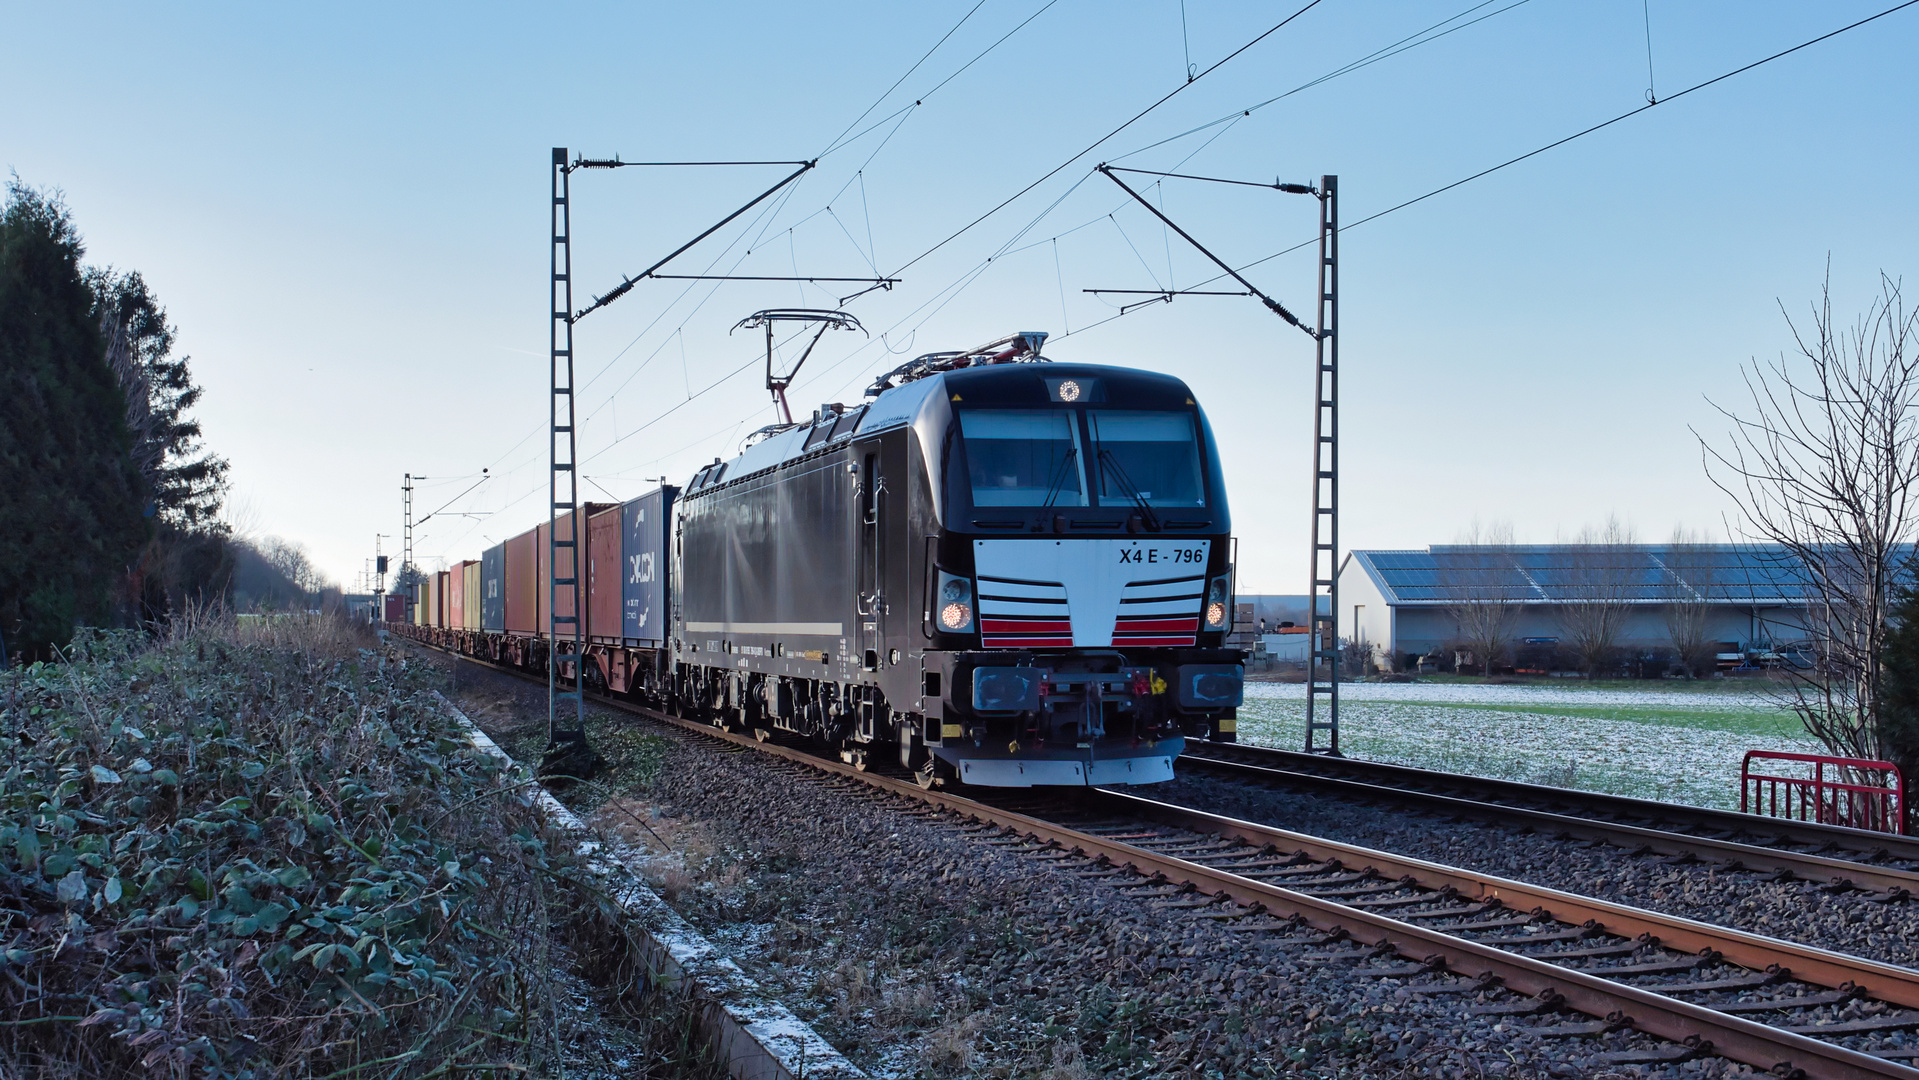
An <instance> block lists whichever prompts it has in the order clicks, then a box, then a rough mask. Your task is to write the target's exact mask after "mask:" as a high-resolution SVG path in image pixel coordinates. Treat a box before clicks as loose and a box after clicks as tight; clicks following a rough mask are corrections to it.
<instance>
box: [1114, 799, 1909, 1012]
mask: <svg viewBox="0 0 1919 1080" xmlns="http://www.w3.org/2000/svg"><path fill="white" fill-rule="evenodd" d="M1096 800H1097V801H1098V802H1104V803H1109V804H1111V805H1112V806H1113V807H1114V808H1115V809H1116V810H1120V811H1121V812H1125V813H1128V814H1131V815H1133V816H1135V817H1142V818H1146V819H1147V820H1151V821H1158V822H1160V823H1162V824H1166V825H1170V826H1173V827H1175V828H1181V829H1187V830H1190V831H1193V832H1203V833H1212V834H1214V835H1217V836H1225V837H1231V838H1233V839H1236V840H1243V841H1245V842H1246V843H1249V844H1254V845H1262V846H1263V845H1268V844H1270V845H1273V846H1274V847H1276V848H1278V849H1279V850H1282V851H1303V852H1305V853H1306V854H1307V855H1310V856H1312V857H1313V858H1315V859H1319V860H1322V861H1324V860H1333V859H1337V860H1338V861H1339V862H1340V864H1341V865H1343V866H1346V867H1351V868H1359V867H1370V868H1372V869H1375V870H1377V871H1378V872H1379V873H1380V875H1381V876H1383V877H1386V878H1388V879H1393V878H1411V879H1413V880H1414V881H1416V882H1418V883H1419V884H1420V885H1423V886H1426V887H1427V888H1432V889H1443V888H1447V887H1451V888H1452V889H1453V890H1454V891H1456V892H1457V893H1458V894H1459V895H1460V896H1461V897H1463V898H1466V899H1469V900H1479V901H1487V900H1498V901H1499V902H1500V904H1501V905H1502V906H1504V907H1508V908H1513V909H1516V910H1519V911H1530V910H1534V909H1537V910H1539V911H1542V912H1545V913H1548V914H1549V915H1550V916H1551V917H1552V918H1554V919H1556V920H1558V921H1560V922H1569V923H1575V924H1577V923H1581V922H1585V921H1588V920H1591V921H1593V922H1595V923H1598V924H1599V925H1600V926H1601V927H1603V928H1604V930H1605V932H1606V933H1608V934H1614V935H1618V936H1620V937H1628V938H1630V937H1635V936H1637V935H1640V934H1648V935H1651V936H1652V937H1655V938H1658V939H1659V943H1660V944H1661V945H1663V946H1665V947H1667V948H1671V949H1678V950H1680V951H1683V952H1691V953H1699V952H1701V951H1703V950H1706V949H1711V950H1713V951H1714V952H1715V953H1717V954H1719V955H1720V956H1721V957H1723V958H1724V959H1725V960H1727V961H1728V962H1730V963H1734V964H1738V965H1739V966H1741V967H1746V968H1752V969H1754V970H1764V969H1765V968H1766V966H1767V965H1768V964H1780V965H1781V966H1784V967H1789V968H1791V969H1792V974H1793V977H1794V978H1796V979H1802V980H1804V981H1807V982H1812V983H1818V984H1819V985H1821V986H1825V987H1829V988H1833V989H1837V988H1839V987H1841V986H1844V985H1845V984H1847V983H1852V984H1854V985H1856V986H1858V987H1859V988H1861V989H1863V990H1865V991H1866V993H1867V994H1868V995H1870V996H1871V997H1874V998H1877V999H1879V1000H1881V1001H1887V1002H1891V1003H1893V1004H1897V1005H1904V1006H1907V1007H1911V1008H1919V971H1914V970H1912V969H1909V968H1902V967H1897V966H1895V965H1892V964H1885V963H1880V962H1879V961H1877V960H1867V959H1864V958H1863V957H1857V956H1849V955H1847V954H1845V953H1837V952H1832V951H1831V950H1828V949H1820V948H1816V947H1814V946H1810V945H1800V944H1797V943H1795V942H1790V941H1782V940H1780V939H1778V938H1769V937H1764V936H1762V935H1759V934H1750V933H1747V932H1745V931H1743V930H1735V929H1732V928H1731V927H1725V926H1716V925H1714V924H1712V923H1703V922H1699V921H1697V920H1694V919H1688V918H1684V917H1682V916H1678V915H1668V914H1665V913H1664V912H1655V911H1648V910H1646V909H1644V908H1636V907H1629V906H1627V905H1625V904H1616V903H1613V902H1612V901H1610V900H1600V899H1597V898H1594V897H1589V896H1580V895H1578V894H1577V893H1569V892H1563V891H1561V890H1559V889H1553V888H1548V887H1546V886H1544V885H1533V884H1529V883H1527V882H1523V881H1514V880H1512V879H1511V878H1502V877H1498V876H1495V875H1492V874H1481V873H1477V872H1475V871H1471V870H1462V869H1459V868H1458V867H1452V866H1445V865H1443V864H1440V863H1435V862H1427V861H1426V860H1424V859H1415V858H1411V857H1409V856H1405V855H1394V854H1392V853H1391V852H1386V851H1379V850H1376V849H1373V848H1365V847H1360V846H1358V845H1356V844H1342V843H1339V842H1337V841H1333V840H1326V839H1323V838H1320V837H1317V836H1309V835H1307V834H1305V833H1296V832H1292V831H1290V830H1287V829H1280V828H1275V827H1274V826H1271V825H1261V824H1258V823H1256V822H1250V821H1241V820H1239V819H1237V818H1231V817H1227V816H1225V815H1223V814H1213V813H1208V812H1207V811H1204V810H1194V809H1191V808H1188V807H1183V806H1175V805H1173V804H1171V803H1164V802H1160V801H1158V800H1156V799H1148V798H1146V797H1144V796H1140V795H1133V794H1130V793H1126V792H1118V791H1106V790H1100V791H1099V792H1098V795H1097V796H1096Z"/></svg>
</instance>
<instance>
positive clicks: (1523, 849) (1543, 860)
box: [1147, 775, 1919, 967]
mask: <svg viewBox="0 0 1919 1080" xmlns="http://www.w3.org/2000/svg"><path fill="white" fill-rule="evenodd" d="M1147 794H1148V795H1149V797H1151V798H1155V799H1161V800H1164V801H1166V802H1172V803H1178V804H1179V805H1181V806H1191V807H1195V808H1197V809H1201V810H1210V811H1212V812H1214V813H1219V814H1229V815H1231V816H1233V817H1238V818H1244V819H1246V820H1249V821H1257V822H1260V823H1263V824H1269V825H1275V826H1278V827H1280V828H1283V829H1291V830H1293V831H1295V832H1303V833H1311V834H1312V835H1314V836H1321V837H1325V838H1327V839H1329V840H1338V841H1342V842H1344V843H1348V844H1359V845H1362V846H1364V847H1372V848H1379V849H1381V850H1386V851H1391V852H1394V853H1395V854H1401V855H1412V856H1415V857H1417V858H1422V859H1428V860H1431V861H1433V862H1438V863H1445V864H1447V865H1449V866H1458V867H1464V868H1467V869H1471V870H1477V871H1480V872H1483V873H1488V874H1497V875H1499V876H1501V877H1508V878H1514V879H1517V880H1520V881H1527V882H1532V883H1534V884H1539V885H1547V886H1551V887H1553V888H1556V889H1563V890H1565V891H1567V892H1576V893H1580V894H1582V895H1585V896H1594V897H1599V898H1601V899H1605V900H1611V901H1614V902H1616V903H1621V904H1631V905H1634V906H1637V907H1643V908H1649V909H1651V910H1653V911H1662V912H1666V913H1668V914H1673V915H1684V916H1687V917H1689V918H1694V919H1699V920H1700V921H1702V922H1712V923H1718V924H1720V925H1722V926H1731V927H1735V928H1737V929H1741V930H1746V931H1749V932H1751V933H1755V934H1765V935H1768V936H1770V937H1777V938H1783V939H1785V940H1787V941H1796V942H1799V943H1801V944H1805V945H1815V946H1818V947H1820V948H1823V949H1832V950H1834V951H1837V952H1846V953H1852V954H1854V955H1857V956H1863V957H1868V958H1871V959H1874V960H1881V961H1884V962H1886V963H1891V964H1899V965H1902V966H1905V967H1919V902H1915V901H1909V902H1906V903H1893V904H1876V903H1873V902H1871V901H1868V900H1865V899H1863V898H1862V897H1861V895H1860V894H1858V893H1845V894H1834V893H1831V892H1827V891H1826V890H1824V889H1823V888H1821V887H1820V886H1818V885H1815V884H1812V883H1810V882H1804V881H1791V882H1775V881H1772V880H1771V879H1770V878H1768V877H1767V876H1765V875H1761V874H1750V873H1738V872H1731V873H1729V872H1727V871H1726V870H1725V869H1723V868H1716V867H1713V866H1710V865H1706V864H1691V865H1672V864H1669V863H1665V862H1662V861H1660V859H1659V857H1657V856H1645V855H1633V854H1631V853H1630V852H1628V851H1627V850H1625V849H1623V848H1618V847H1613V846H1610V845H1592V844H1588V843H1585V842H1581V841H1561V840H1556V839H1553V838H1551V837H1549V836H1544V835H1540V834H1536V833H1525V832H1520V831H1519V830H1517V829H1513V828H1509V827H1507V826H1503V825H1490V824H1484V823H1480V822H1456V821H1453V820H1451V819H1449V818H1445V817H1441V816H1438V815H1433V814H1425V813H1421V812H1419V811H1416V810H1407V809H1380V808H1374V807H1367V806H1360V805H1357V804H1354V803H1348V802H1341V801H1339V800H1336V799H1329V798H1326V797H1324V796H1314V795H1309V794H1300V793H1297V792H1286V791H1276V790H1274V789H1271V788H1268V787H1265V786H1263V785H1260V784H1256V783H1247V782H1243V781H1239V780H1234V779H1226V778H1221V777H1214V776H1197V775H1194V776H1189V777H1186V778H1182V779H1177V780H1174V781H1173V782H1172V783H1170V784H1161V785H1158V786H1156V787H1154V788H1152V789H1151V790H1150V791H1149V792H1147Z"/></svg>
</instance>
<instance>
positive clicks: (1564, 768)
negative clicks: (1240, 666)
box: [1239, 683, 1819, 809]
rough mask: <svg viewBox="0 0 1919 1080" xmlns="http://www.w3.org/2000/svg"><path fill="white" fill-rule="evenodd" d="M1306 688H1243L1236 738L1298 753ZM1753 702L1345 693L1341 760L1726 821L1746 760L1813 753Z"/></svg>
mask: <svg viewBox="0 0 1919 1080" xmlns="http://www.w3.org/2000/svg"><path fill="white" fill-rule="evenodd" d="M1305 698H1306V692H1305V687H1304V686H1302V685H1300V684H1297V683H1293V684H1286V683H1249V684H1248V685H1247V687H1246V704H1245V705H1244V706H1243V707H1242V708H1241V709H1240V712H1239V738H1240V740H1241V741H1242V742H1250V743H1260V744H1263V745H1267V746H1277V747H1280V748H1283V749H1288V750H1291V749H1297V748H1298V747H1299V746H1300V745H1301V742H1302V738H1303V732H1304V731H1305ZM1796 726H1797V725H1796V723H1795V722H1794V721H1793V720H1792V719H1791V718H1790V717H1789V716H1788V715H1786V714H1784V713H1782V711H1781V710H1780V708H1779V706H1778V705H1777V704H1776V703H1775V701H1774V699H1772V698H1771V697H1769V696H1768V695H1767V694H1765V693H1764V692H1763V691H1753V690H1748V689H1745V688H1743V687H1742V688H1737V689H1727V690H1712V691H1703V692H1702V691H1690V692H1685V691H1668V690H1657V689H1647V690H1636V689H1613V688H1588V687H1583V686H1577V685H1572V686H1550V685H1549V686H1519V685H1514V686H1500V685H1493V686H1480V685H1473V684H1462V683H1345V684H1341V686H1340V749H1341V750H1342V751H1344V752H1345V753H1346V754H1348V755H1350V756H1352V757H1360V758H1367V759H1370V760H1374V761H1388V762H1393V763H1395V764H1400V765H1412V766H1417V767H1420V768H1427V769H1444V770H1447V771H1449V772H1463V773H1472V774H1475V775H1479V776H1494V777H1501V778H1504V779H1511V780H1525V781H1528V782H1531V783H1541V784H1550V785H1553V786H1556V787H1573V788H1583V789H1586V790H1589V791H1605V792H1611V793H1614V794H1619V795H1633V796H1637V797H1640V798H1648V799H1659V800H1662V801H1666V802H1681V803H1690V804H1692V805H1695V806H1713V807H1721V808H1726V809H1737V808H1738V806H1739V763H1740V760H1741V758H1742V757H1743V756H1744V755H1745V752H1746V751H1747V750H1795V751H1803V752H1814V753H1817V752H1818V751H1819V746H1818V744H1817V743H1815V742H1814V741H1813V740H1812V739H1810V738H1809V737H1807V736H1805V735H1804V734H1803V733H1798V732H1797V731H1796V730H1795V729H1796Z"/></svg>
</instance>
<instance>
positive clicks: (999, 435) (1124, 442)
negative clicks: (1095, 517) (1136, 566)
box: [959, 409, 1206, 507]
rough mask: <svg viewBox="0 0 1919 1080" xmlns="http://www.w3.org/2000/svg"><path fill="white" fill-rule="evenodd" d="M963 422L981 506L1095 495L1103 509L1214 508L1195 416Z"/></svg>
mask: <svg viewBox="0 0 1919 1080" xmlns="http://www.w3.org/2000/svg"><path fill="white" fill-rule="evenodd" d="M1082 418H1083V421H1084V425H1085V426H1084V428H1083V429H1082V427H1081V424H1082ZM959 419H960V434H961V435H962V437H963V438H964V439H965V441H966V468H967V475H968V479H969V480H970V481H971V482H972V489H973V505H974V506H1022V507H1047V506H1086V505H1088V495H1087V493H1088V492H1089V491H1090V492H1092V493H1093V497H1094V498H1096V499H1097V500H1098V505H1100V506H1134V505H1137V504H1138V503H1141V502H1144V503H1147V504H1148V505H1151V506H1155V507H1175V506H1204V505H1205V504H1206V485H1205V481H1204V479H1203V478H1202V476H1201V473H1200V465H1199V440H1198V438H1197V436H1196V434H1195V430H1194V425H1193V417H1192V415H1191V414H1190V413H1184V412H1148V411H1143V410H1120V409H1086V410H1078V409H962V410H960V412H959ZM1089 481H1090V482H1089Z"/></svg>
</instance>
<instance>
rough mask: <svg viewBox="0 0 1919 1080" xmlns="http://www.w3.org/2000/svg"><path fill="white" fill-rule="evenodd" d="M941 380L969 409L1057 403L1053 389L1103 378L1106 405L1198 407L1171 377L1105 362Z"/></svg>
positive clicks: (951, 374)
mask: <svg viewBox="0 0 1919 1080" xmlns="http://www.w3.org/2000/svg"><path fill="white" fill-rule="evenodd" d="M936 377H937V378H942V379H944V380H945V381H946V387H947V389H948V394H947V397H948V398H949V399H951V397H952V395H953V394H958V395H959V400H960V401H961V402H963V403H965V404H968V405H1015V406H1017V405H1035V406H1039V405H1050V404H1054V403H1055V402H1056V399H1055V398H1054V397H1053V395H1052V391H1051V390H1050V388H1049V387H1050V385H1051V384H1056V383H1058V382H1059V381H1060V380H1061V379H1070V378H1078V379H1081V380H1087V379H1097V380H1099V382H1100V384H1101V388H1102V390H1103V391H1104V392H1103V394H1102V397H1103V399H1104V401H1103V403H1104V404H1107V405H1117V406H1120V407H1121V408H1161V409H1163V408H1166V407H1168V406H1175V407H1178V406H1185V405H1191V404H1192V403H1193V400H1192V393H1191V391H1189V390H1187V388H1186V384H1185V383H1184V382H1182V381H1181V380H1179V379H1176V378H1174V377H1173V376H1171V375H1163V374H1161V373H1159V372H1157V371H1140V370H1138V369H1136V368H1123V367H1112V366H1109V365H1105V364H1049V363H1039V364H1033V363H1027V364H996V365H993V366H991V367H975V368H964V369H961V370H959V371H948V372H944V373H942V374H941V375H939V376H936ZM910 385H912V384H910V383H909V384H908V386H910ZM900 389H906V387H901V388H900ZM890 392H891V391H889V393H890ZM881 396H882V397H884V396H885V395H884V394H882V395H881Z"/></svg>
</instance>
